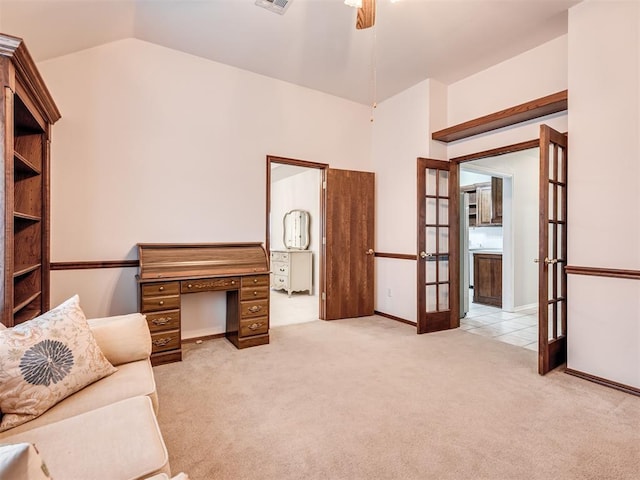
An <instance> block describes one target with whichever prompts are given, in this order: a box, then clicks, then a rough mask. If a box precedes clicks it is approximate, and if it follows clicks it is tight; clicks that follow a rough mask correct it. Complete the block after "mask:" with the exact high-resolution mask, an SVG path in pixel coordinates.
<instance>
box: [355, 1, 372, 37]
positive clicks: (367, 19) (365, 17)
mask: <svg viewBox="0 0 640 480" xmlns="http://www.w3.org/2000/svg"><path fill="white" fill-rule="evenodd" d="M374 23H376V0H362V7H361V8H359V9H358V18H357V19H356V28H357V29H358V30H363V29H365V28H369V27H373V24H374Z"/></svg>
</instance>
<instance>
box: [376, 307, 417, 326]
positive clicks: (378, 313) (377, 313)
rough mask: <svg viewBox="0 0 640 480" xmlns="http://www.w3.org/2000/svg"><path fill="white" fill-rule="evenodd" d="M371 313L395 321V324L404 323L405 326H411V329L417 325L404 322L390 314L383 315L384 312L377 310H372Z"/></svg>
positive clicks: (409, 321)
mask: <svg viewBox="0 0 640 480" xmlns="http://www.w3.org/2000/svg"><path fill="white" fill-rule="evenodd" d="M373 313H375V314H376V315H379V316H381V317H384V318H389V319H391V320H395V321H396V322H400V323H405V324H407V325H411V326H412V327H415V326H416V325H417V323H415V322H412V321H411V320H406V319H404V318H400V317H396V316H395V315H391V314H390V313H384V312H380V311H378V310H374V311H373Z"/></svg>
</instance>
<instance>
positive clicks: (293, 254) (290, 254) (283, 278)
mask: <svg viewBox="0 0 640 480" xmlns="http://www.w3.org/2000/svg"><path fill="white" fill-rule="evenodd" d="M312 265H313V252H311V251H310V250H272V251H271V288H273V289H274V290H286V291H287V293H288V294H289V296H291V292H304V291H308V292H309V295H312V293H313V268H312Z"/></svg>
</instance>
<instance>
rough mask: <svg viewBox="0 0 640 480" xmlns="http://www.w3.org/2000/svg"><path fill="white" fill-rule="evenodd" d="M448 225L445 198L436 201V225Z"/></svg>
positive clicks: (447, 206)
mask: <svg viewBox="0 0 640 480" xmlns="http://www.w3.org/2000/svg"><path fill="white" fill-rule="evenodd" d="M448 224H449V200H448V199H446V198H439V199H438V225H448Z"/></svg>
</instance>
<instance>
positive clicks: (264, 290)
mask: <svg viewBox="0 0 640 480" xmlns="http://www.w3.org/2000/svg"><path fill="white" fill-rule="evenodd" d="M259 298H269V287H242V290H240V300H242V301H245V300H257V299H259Z"/></svg>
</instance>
